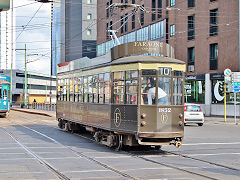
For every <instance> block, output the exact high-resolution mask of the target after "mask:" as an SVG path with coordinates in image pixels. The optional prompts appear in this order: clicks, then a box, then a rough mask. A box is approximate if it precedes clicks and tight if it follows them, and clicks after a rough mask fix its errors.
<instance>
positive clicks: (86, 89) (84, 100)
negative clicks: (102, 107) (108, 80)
mask: <svg viewBox="0 0 240 180" xmlns="http://www.w3.org/2000/svg"><path fill="white" fill-rule="evenodd" d="M83 102H85V103H86V102H88V79H87V76H85V77H84V94H83Z"/></svg>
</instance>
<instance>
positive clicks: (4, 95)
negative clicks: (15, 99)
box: [3, 89, 8, 100]
mask: <svg viewBox="0 0 240 180" xmlns="http://www.w3.org/2000/svg"><path fill="white" fill-rule="evenodd" d="M7 97H8V96H7V89H4V90H3V100H7Z"/></svg>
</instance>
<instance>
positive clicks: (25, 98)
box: [24, 44, 27, 107]
mask: <svg viewBox="0 0 240 180" xmlns="http://www.w3.org/2000/svg"><path fill="white" fill-rule="evenodd" d="M24 106H25V107H27V45H26V44H25V95H24Z"/></svg>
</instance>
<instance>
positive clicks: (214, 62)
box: [210, 43, 218, 70]
mask: <svg viewBox="0 0 240 180" xmlns="http://www.w3.org/2000/svg"><path fill="white" fill-rule="evenodd" d="M217 69H218V44H217V43H214V44H210V70H217Z"/></svg>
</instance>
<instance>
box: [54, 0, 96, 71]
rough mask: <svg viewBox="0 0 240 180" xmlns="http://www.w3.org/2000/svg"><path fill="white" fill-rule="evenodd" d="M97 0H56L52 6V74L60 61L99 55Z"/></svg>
mask: <svg viewBox="0 0 240 180" xmlns="http://www.w3.org/2000/svg"><path fill="white" fill-rule="evenodd" d="M54 2H55V1H54ZM96 16H97V0H92V1H88V0H57V2H55V3H53V8H52V60H51V74H52V75H56V74H57V64H59V63H61V62H69V61H72V60H76V59H79V58H82V57H88V58H94V57H96V38H97V37H96V25H93V24H96V23H95V22H94V21H96Z"/></svg>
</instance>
